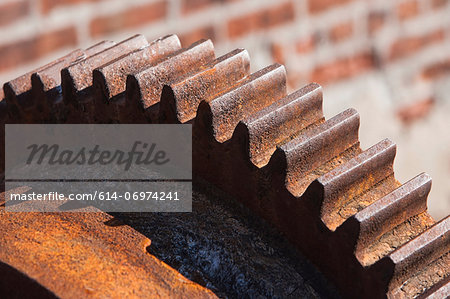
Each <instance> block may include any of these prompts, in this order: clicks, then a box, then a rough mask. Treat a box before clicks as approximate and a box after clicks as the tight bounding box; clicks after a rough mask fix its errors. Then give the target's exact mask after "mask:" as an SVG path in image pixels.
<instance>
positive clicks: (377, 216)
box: [353, 173, 431, 256]
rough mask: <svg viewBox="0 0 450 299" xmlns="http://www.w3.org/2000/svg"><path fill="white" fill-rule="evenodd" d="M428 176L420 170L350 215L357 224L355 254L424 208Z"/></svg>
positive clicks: (428, 186)
mask: <svg viewBox="0 0 450 299" xmlns="http://www.w3.org/2000/svg"><path fill="white" fill-rule="evenodd" d="M430 189H431V178H430V176H429V175H427V174H425V173H423V174H420V175H418V176H416V177H415V178H413V179H411V180H410V181H408V182H406V183H405V184H403V185H402V186H400V187H398V188H397V189H395V190H394V191H392V192H391V193H389V194H388V195H386V196H384V197H383V198H380V199H379V200H377V201H375V202H374V203H372V204H371V205H369V206H367V207H366V208H364V209H363V210H361V211H359V212H358V213H357V214H356V215H355V216H353V217H354V218H355V219H356V220H357V221H358V222H359V226H360V232H359V238H358V242H357V245H356V255H357V256H358V255H359V253H360V252H361V251H362V250H363V249H364V248H367V247H369V245H371V244H373V243H374V242H375V241H376V240H377V239H379V238H380V237H381V236H382V235H384V234H385V233H387V232H388V231H391V230H392V229H394V228H395V227H396V226H398V225H400V224H401V223H403V222H405V221H407V220H408V219H410V218H411V217H414V216H416V215H419V214H421V213H423V212H425V211H426V210H427V197H428V193H429V192H430Z"/></svg>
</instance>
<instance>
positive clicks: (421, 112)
mask: <svg viewBox="0 0 450 299" xmlns="http://www.w3.org/2000/svg"><path fill="white" fill-rule="evenodd" d="M434 104H435V101H434V99H433V98H428V99H425V100H422V101H417V102H415V103H413V104H410V105H408V106H405V107H402V108H400V109H398V110H397V113H396V114H397V117H398V118H399V119H400V120H401V121H402V122H403V124H405V125H410V124H412V123H413V122H415V121H417V120H420V119H423V118H425V117H426V116H427V115H429V114H430V111H431V109H432V108H433V106H434Z"/></svg>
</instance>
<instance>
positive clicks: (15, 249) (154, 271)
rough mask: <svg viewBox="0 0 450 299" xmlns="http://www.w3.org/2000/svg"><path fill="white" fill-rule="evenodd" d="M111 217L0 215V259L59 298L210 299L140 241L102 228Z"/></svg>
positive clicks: (125, 230) (128, 231)
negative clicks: (140, 298)
mask: <svg viewBox="0 0 450 299" xmlns="http://www.w3.org/2000/svg"><path fill="white" fill-rule="evenodd" d="M111 218H112V216H110V215H108V214H106V213H103V212H91V213H87V212H84V213H12V212H5V211H4V210H0V234H1V235H2V241H1V243H0V260H1V261H2V262H4V263H6V264H9V265H10V266H12V267H14V268H15V269H17V270H18V271H21V272H23V273H24V274H26V275H27V276H28V277H30V278H32V279H35V280H36V281H37V282H38V283H39V284H41V285H42V286H44V287H45V288H47V289H48V290H50V291H52V292H53V293H55V294H56V295H57V296H60V297H62V298H82V297H91V298H97V297H106V298H125V297H126V298H136V297H145V298H149V297H151V298H160V297H169V296H170V297H175V298H176V297H178V298H180V297H184V298H193V297H195V298H197V297H200V298H203V297H204V298H207V297H208V298H209V297H215V295H214V294H213V293H212V292H211V291H209V290H207V289H205V288H203V287H202V286H200V285H197V284H196V283H194V282H192V281H189V280H188V279H186V278H185V277H183V276H182V275H181V274H180V273H178V272H177V271H175V270H174V269H172V268H170V267H169V266H168V265H166V264H165V263H163V262H161V261H160V260H158V259H157V258H156V257H154V256H152V255H150V254H149V253H148V252H147V251H146V248H147V247H148V246H149V245H150V240H149V239H147V238H146V237H145V236H143V235H141V234H140V233H138V232H136V231H135V230H133V229H132V228H130V227H128V226H126V225H122V226H108V225H106V224H105V222H106V221H108V220H110V219H111ZM17 287H20V286H17Z"/></svg>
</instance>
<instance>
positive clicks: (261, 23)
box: [228, 2, 295, 38]
mask: <svg viewBox="0 0 450 299" xmlns="http://www.w3.org/2000/svg"><path fill="white" fill-rule="evenodd" d="M294 18H295V14H294V5H293V3H292V2H286V3H283V4H281V5H276V6H275V5H274V6H273V7H270V8H267V9H264V10H261V11H257V12H252V13H250V14H248V15H244V16H240V17H238V18H234V19H232V20H230V21H229V22H228V36H229V37H230V38H237V37H240V36H243V35H246V34H248V33H250V32H254V31H258V30H262V29H269V28H272V27H276V26H279V25H282V24H285V23H289V22H291V21H293V20H294Z"/></svg>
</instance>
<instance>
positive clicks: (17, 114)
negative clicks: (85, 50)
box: [3, 50, 81, 123]
mask: <svg viewBox="0 0 450 299" xmlns="http://www.w3.org/2000/svg"><path fill="white" fill-rule="evenodd" d="M80 55H81V50H75V51H73V52H70V53H69V54H67V55H65V56H63V57H60V58H58V59H56V60H54V61H52V62H50V63H48V64H46V65H44V66H42V67H40V68H37V69H35V70H33V71H31V72H29V73H26V74H24V75H22V76H20V77H17V78H16V79H13V80H11V81H9V82H7V83H5V84H4V85H3V89H4V92H5V100H6V103H7V105H8V111H9V113H10V114H11V120H14V122H15V123H33V122H34V121H35V120H34V118H35V117H36V114H37V113H36V112H35V108H36V105H37V99H36V97H35V95H34V93H33V91H32V81H31V77H32V75H33V74H34V73H40V72H42V71H46V72H48V73H49V74H50V73H51V76H52V79H49V81H51V80H56V81H58V80H59V74H58V75H57V76H56V78H55V76H54V74H53V72H54V71H58V69H59V70H60V69H61V67H62V66H63V65H66V64H69V63H70V62H72V61H74V60H76V59H77V58H78V57H79V56H80Z"/></svg>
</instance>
